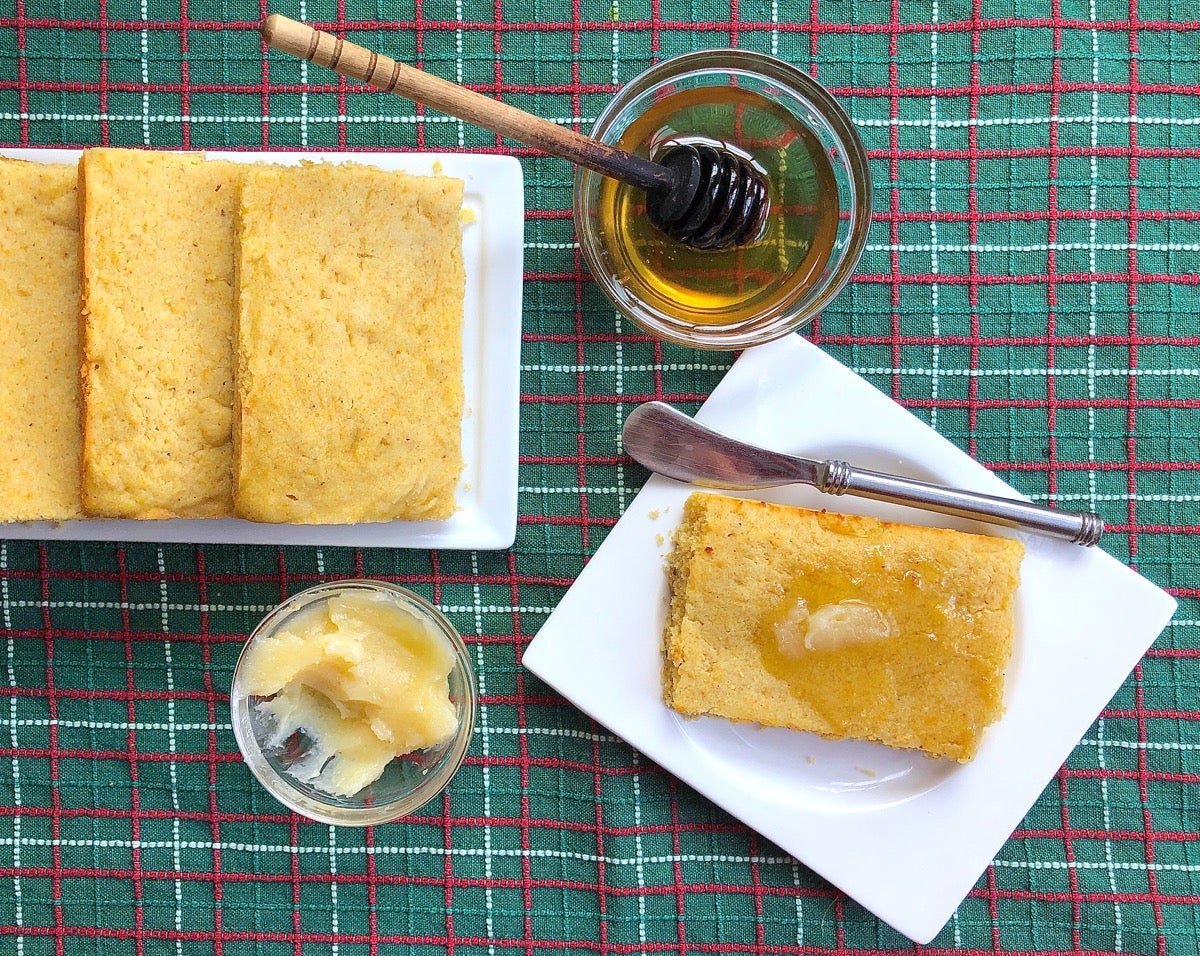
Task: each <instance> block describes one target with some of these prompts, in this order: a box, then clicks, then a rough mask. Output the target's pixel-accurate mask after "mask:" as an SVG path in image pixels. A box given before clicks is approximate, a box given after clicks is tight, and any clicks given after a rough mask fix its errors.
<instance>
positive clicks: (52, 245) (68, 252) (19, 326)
mask: <svg viewBox="0 0 1200 956" xmlns="http://www.w3.org/2000/svg"><path fill="white" fill-rule="evenodd" d="M75 180H76V173H75V167H74V166H68V165H59V164H55V163H47V164H43V163H27V162H21V161H19V160H11V159H0V335H2V336H3V339H4V346H5V350H6V354H7V359H6V361H4V362H0V395H3V396H5V401H3V402H0V448H3V449H4V465H3V467H0V521H31V520H35V519H47V520H52V521H61V520H65V519H67V518H76V517H79V515H80V507H79V441H80V439H79V213H78V209H77V203H76V196H75Z"/></svg>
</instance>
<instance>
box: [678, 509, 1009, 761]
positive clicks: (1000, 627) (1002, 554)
mask: <svg viewBox="0 0 1200 956" xmlns="http://www.w3.org/2000/svg"><path fill="white" fill-rule="evenodd" d="M1023 555H1024V546H1023V545H1022V544H1021V543H1020V542H1017V541H1013V540H1010V539H1007V538H992V537H984V536H980V535H970V534H963V533H960V532H956V531H947V530H940V529H933V528H920V527H913V526H909V525H901V524H891V523H886V522H881V521H877V520H875V519H873V518H864V517H857V516H852V515H838V514H830V513H826V512H816V511H808V510H806V509H801V508H788V507H784V506H781V505H775V504H769V503H765V502H760V501H746V500H741V499H736V498H729V497H724V496H720V495H711V494H693V495H692V496H691V497H690V498H689V499H688V501H687V504H686V506H685V509H684V514H683V516H682V519H681V523H680V525H679V528H678V530H677V532H676V535H675V541H674V550H673V552H672V554H671V556H670V558H669V559H668V576H669V580H670V587H671V603H670V609H669V612H668V620H667V626H666V630H665V634H664V670H663V692H664V698H665V700H666V702H667V704H668V705H670V706H671V707H673V708H674V709H675V710H677V711H679V712H680V713H683V714H687V715H693V716H699V715H712V716H717V717H725V718H729V719H731V720H741V721H757V722H759V723H762V724H766V725H771V726H779V727H790V728H793V729H796V730H807V731H813V732H815V733H818V734H822V735H825V736H828V737H852V738H857V739H863V740H874V741H879V742H881V743H884V744H888V745H890V746H893V747H901V748H917V749H920V750H923V751H925V752H926V753H928V754H930V755H931V756H939V757H951V758H953V759H955V760H959V761H967V760H970V759H971V758H972V757H973V756H974V755H975V752H976V750H977V749H978V747H979V742H980V739H981V736H982V734H983V731H984V729H985V728H986V727H987V726H988V725H989V724H991V723H993V722H994V721H995V720H996V719H997V718H998V717H999V716H1000V714H1001V713H1002V710H1003V706H1002V694H1003V687H1004V671H1005V667H1006V666H1007V663H1008V660H1009V656H1010V653H1011V648H1012V640H1013V600H1014V594H1015V591H1016V588H1017V584H1018V580H1019V572H1020V563H1021V559H1022V556H1023Z"/></svg>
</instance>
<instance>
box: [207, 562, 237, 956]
mask: <svg viewBox="0 0 1200 956" xmlns="http://www.w3.org/2000/svg"><path fill="white" fill-rule="evenodd" d="M208 581H209V575H208V559H207V557H206V555H205V552H204V549H203V548H197V549H196V593H197V596H198V597H199V599H200V637H201V640H202V643H201V645H200V647H201V659H202V660H203V662H204V698H205V700H206V702H207V710H206V713H207V716H208V720H209V722H210V724H211V725H212V729H211V730H210V731H209V732H208V750H207V755H206V756H207V760H208V828H209V836H210V838H211V839H212V845H213V849H212V872H213V932H214V934H215V935H216V943H215V946H214V949H213V954H214V956H223V954H224V944H223V942H222V941H221V934H222V933H223V932H224V928H225V917H224V900H225V891H224V887H223V885H222V884H223V868H222V863H221V823H222V822H223V815H222V813H221V808H220V802H219V801H218V799H217V793H218V788H217V766H218V764H219V763H221V762H222V756H223V755H222V754H221V753H220V750H219V749H218V747H217V703H218V700H220V701H221V703H223V704H224V705H225V706H226V707H227V706H228V703H229V698H228V696H227V695H218V693H217V691H216V689H215V687H214V686H213V679H212V640H211V638H212V631H211V618H210V615H209V610H208V606H209V603H208ZM243 639H244V637H243ZM237 756H238V759H240V758H241V755H240V754H238V755H237Z"/></svg>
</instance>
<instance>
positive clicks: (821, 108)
mask: <svg viewBox="0 0 1200 956" xmlns="http://www.w3.org/2000/svg"><path fill="white" fill-rule="evenodd" d="M705 73H709V74H713V73H715V74H720V75H729V76H737V75H742V76H746V75H754V76H755V77H756V78H757V79H760V80H764V81H768V82H774V83H776V84H778V85H780V86H782V87H785V88H786V90H787V92H788V93H789V94H791V95H792V96H794V97H796V98H797V99H799V100H800V101H802V102H804V103H807V104H808V105H809V106H810V107H812V108H813V110H814V112H816V113H818V114H819V115H820V117H821V118H822V119H823V120H824V121H825V123H827V124H828V126H829V128H830V130H831V132H832V133H833V136H834V138H835V140H836V141H837V145H838V147H839V148H840V150H841V152H842V154H843V160H844V162H845V165H846V167H847V169H848V178H849V180H850V185H851V188H852V190H853V196H852V201H851V202H850V203H849V204H848V207H849V216H850V231H849V235H848V236H847V239H846V244H845V247H844V248H843V249H842V251H841V253H840V254H839V256H838V258H837V259H836V260H831V261H833V262H834V272H833V274H832V275H831V276H830V278H829V279H828V280H827V281H826V282H825V285H824V287H823V288H822V289H821V290H820V293H819V294H818V295H816V296H815V297H813V298H812V299H811V300H809V301H808V302H807V303H805V304H804V306H803V308H799V309H794V308H793V307H792V306H788V307H786V308H785V309H783V310H781V311H779V312H778V313H775V314H771V315H765V316H758V317H755V318H753V319H748V320H743V321H741V322H739V323H737V324H736V325H732V326H721V325H718V324H713V325H688V324H684V323H678V324H676V323H669V322H666V321H663V320H662V319H660V317H659V316H658V315H656V314H654V313H652V312H650V311H649V310H648V309H646V310H643V311H641V312H638V310H637V309H636V306H637V305H640V304H641V302H640V300H636V299H633V297H632V296H622V295H618V294H617V292H618V290H623V289H624V287H623V286H622V285H621V283H620V282H618V281H617V280H616V279H615V278H614V277H613V276H612V275H611V274H609V273H608V272H607V271H606V270H603V269H600V268H598V266H599V263H600V259H601V255H600V253H599V252H598V250H597V245H598V240H597V238H596V235H595V232H594V219H593V217H591V216H590V215H588V210H587V209H586V208H585V207H584V192H585V188H586V184H589V183H591V182H598V181H599V178H600V177H601V174H600V173H597V172H594V171H592V170H590V169H587V168H585V167H583V166H578V167H576V169H575V175H574V178H573V195H572V213H573V215H574V219H575V229H576V234H577V237H578V239H579V246H580V251H581V252H582V254H583V257H584V260H585V261H586V262H587V265H588V271H589V272H590V273H591V274H592V277H593V279H594V280H595V281H596V284H597V285H598V286H599V287H600V289H601V291H602V292H603V293H604V295H605V297H606V298H607V299H608V300H609V302H610V303H611V304H612V305H613V306H614V307H615V308H616V309H617V310H618V311H619V312H620V313H621V314H622V315H624V316H625V317H626V318H628V319H629V320H630V321H631V322H633V323H634V325H636V326H637V327H638V328H640V329H642V330H643V331H646V332H649V333H651V334H652V335H656V336H659V337H660V338H662V339H664V340H666V341H670V342H675V343H676V344H680V345H686V346H691V347H694V348H700V349H708V350H723V351H730V350H734V349H743V348H749V347H751V346H754V345H763V344H765V343H767V342H770V341H773V340H775V339H777V338H781V337H782V336H784V335H787V334H789V333H791V332H796V331H799V330H800V329H803V328H805V327H807V326H808V325H810V324H812V322H813V321H815V320H816V318H817V317H818V316H819V315H820V314H821V313H822V312H823V311H824V310H825V309H826V308H827V307H828V306H829V304H830V303H831V302H832V301H833V299H834V298H835V297H836V296H837V295H838V294H839V293H840V292H841V291H842V289H843V288H844V287H845V286H846V284H847V283H848V282H849V281H850V278H851V276H852V275H853V273H854V269H855V267H856V266H857V265H858V262H859V260H860V259H861V257H862V254H863V251H864V250H865V249H866V244H867V236H868V234H869V232H870V229H871V212H872V204H873V194H874V189H873V183H872V180H871V174H870V166H869V162H868V159H867V153H866V147H865V146H864V145H863V141H862V137H861V136H860V134H859V132H858V128H857V127H856V126H855V125H854V121H853V120H852V119H851V118H850V114H849V113H848V112H847V111H846V109H845V107H843V106H842V104H841V103H840V102H839V101H838V100H837V99H836V98H835V97H834V96H833V94H832V93H830V92H829V90H828V89H826V88H825V87H824V86H823V85H821V83H820V82H818V81H817V80H816V79H814V78H813V77H811V76H809V75H808V74H807V73H805V72H804V71H803V70H801V69H800V68H799V67H796V66H793V65H792V64H791V63H788V62H787V61H785V60H782V59H780V58H778V57H775V56H771V55H770V54H766V53H759V52H757V51H754V50H738V49H734V48H729V47H717V48H713V49H707V50H694V51H691V52H688V53H682V54H679V55H678V56H674V57H671V58H669V59H665V60H662V61H660V62H659V63H655V64H653V65H651V66H650V67H648V68H647V69H645V70H643V71H642V72H641V73H639V74H638V75H637V76H635V77H634V78H633V79H631V80H629V81H628V82H627V83H626V84H624V85H623V86H622V87H621V88H620V89H619V90H617V92H616V93H615V94H614V95H613V98H612V99H611V100H609V102H608V103H607V104H606V105H605V107H604V109H602V110H601V111H600V114H599V115H598V116H597V117H596V120H595V122H594V123H593V124H592V130H591V135H592V137H593V138H602V137H603V136H604V134H605V133H607V130H608V127H609V126H610V125H611V123H612V122H613V120H614V119H615V118H616V117H617V116H618V115H619V114H620V113H621V111H623V110H625V109H626V108H627V107H628V106H629V105H630V104H631V103H632V102H633V101H634V100H636V99H637V98H638V97H640V96H643V95H644V94H646V93H647V92H649V91H651V90H654V89H655V88H661V87H663V86H665V85H666V84H667V83H668V82H670V81H672V80H678V79H680V78H682V77H684V76H688V75H703V74H705ZM713 85H716V84H713ZM631 300H632V302H631ZM789 310H791V311H789Z"/></svg>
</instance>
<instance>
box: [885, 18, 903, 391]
mask: <svg viewBox="0 0 1200 956" xmlns="http://www.w3.org/2000/svg"><path fill="white" fill-rule="evenodd" d="M890 27H891V33H890V36H889V38H888V94H889V96H888V112H889V115H890V116H891V118H892V123H891V124H890V126H889V129H888V145H889V149H888V153H887V155H888V178H889V179H890V181H891V192H890V203H889V206H890V213H891V217H890V218H891V225H890V228H889V232H888V236H889V238H890V241H891V245H892V255H891V263H892V273H891V275H890V276H888V277H887V282H888V283H889V284H890V285H891V289H892V301H891V310H892V314H891V322H892V367H893V368H895V369H900V368H902V367H903V356H902V354H901V351H900V345H899V339H900V332H901V328H900V285H901V283H900V276H901V271H900V124H899V123H898V122H897V121H898V120H899V119H900V97H899V93H898V90H899V88H900V0H892V6H891V21H890ZM892 398H895V399H899V398H900V373H899V372H898V371H897V372H895V373H893V375H892Z"/></svg>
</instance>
